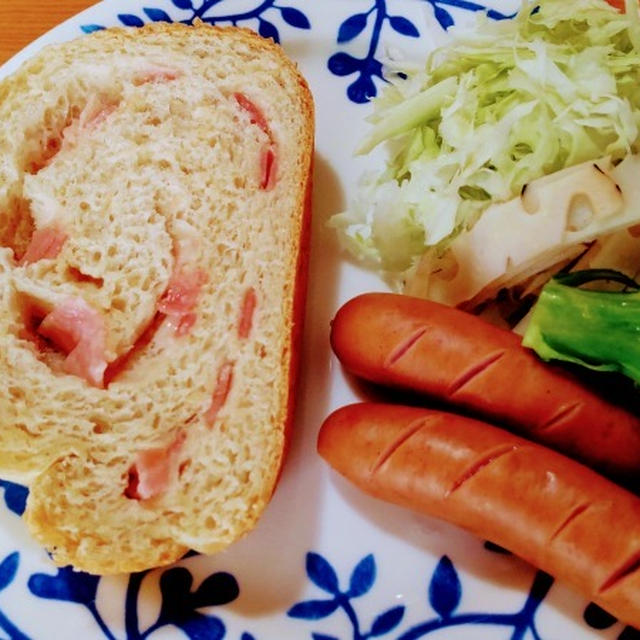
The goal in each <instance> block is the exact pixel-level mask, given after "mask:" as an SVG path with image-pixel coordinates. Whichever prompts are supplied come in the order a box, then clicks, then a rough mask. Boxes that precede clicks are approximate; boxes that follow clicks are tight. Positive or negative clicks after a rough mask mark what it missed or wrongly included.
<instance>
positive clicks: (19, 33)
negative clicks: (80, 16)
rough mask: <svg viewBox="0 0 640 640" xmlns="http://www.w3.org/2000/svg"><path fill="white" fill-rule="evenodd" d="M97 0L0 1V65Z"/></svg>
mask: <svg viewBox="0 0 640 640" xmlns="http://www.w3.org/2000/svg"><path fill="white" fill-rule="evenodd" d="M96 2H97V0H29V1H27V0H0V64H2V63H3V62H5V60H8V59H9V58H10V57H11V56H12V55H13V54H14V53H17V52H18V51H20V49H22V48H23V47H25V46H26V45H28V44H29V43H30V42H31V41H32V40H35V39H36V38H37V37H38V36H40V35H42V34H43V33H45V32H46V31H48V30H49V29H51V28H52V27H55V26H56V25H57V24H59V23H60V22H62V21H63V20H66V19H67V18H70V17H71V16H73V15H74V14H76V13H79V12H80V11H82V10H83V9H86V8H87V7H89V6H91V5H92V4H95V3H96Z"/></svg>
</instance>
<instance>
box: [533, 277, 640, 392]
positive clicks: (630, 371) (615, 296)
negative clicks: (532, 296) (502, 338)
mask: <svg viewBox="0 0 640 640" xmlns="http://www.w3.org/2000/svg"><path fill="white" fill-rule="evenodd" d="M601 280H607V281H613V282H617V283H619V284H621V285H623V286H624V287H626V289H625V290H623V291H600V290H592V289H581V288H580V286H581V285H583V284H587V283H589V282H595V281H601ZM522 344H523V345H524V346H526V347H530V348H531V349H533V350H534V351H535V352H536V353H537V354H538V355H539V356H540V357H541V358H542V359H543V360H563V361H565V362H573V363H577V364H580V365H582V366H585V367H588V368H590V369H595V370H598V371H617V372H620V373H623V374H624V375H626V376H628V377H630V378H631V379H632V380H634V381H635V382H636V383H640V284H638V283H637V282H635V281H634V280H632V279H631V278H629V277H627V276H625V275H624V274H622V273H620V272H618V271H613V270H609V269H588V270H585V271H577V272H575V273H567V274H563V275H560V276H556V277H554V278H553V279H552V280H550V281H549V282H548V283H547V284H546V285H545V286H544V287H543V289H542V292H541V294H540V297H539V298H538V301H537V303H536V304H535V306H534V308H533V313H532V316H531V321H530V323H529V326H528V327H527V331H526V333H525V336H524V339H523V341H522Z"/></svg>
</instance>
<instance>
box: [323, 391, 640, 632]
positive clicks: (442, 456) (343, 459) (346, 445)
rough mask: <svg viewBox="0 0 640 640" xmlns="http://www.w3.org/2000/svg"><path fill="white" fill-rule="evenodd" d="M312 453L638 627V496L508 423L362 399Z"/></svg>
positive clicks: (330, 426) (336, 418)
mask: <svg viewBox="0 0 640 640" xmlns="http://www.w3.org/2000/svg"><path fill="white" fill-rule="evenodd" d="M318 451H319V453H320V455H321V456H322V457H324V458H325V459H326V461H327V462H328V463H329V464H330V465H331V466H332V467H333V468H334V469H335V470H336V471H338V472H339V473H340V474H342V475H343V476H345V477H346V478H347V479H348V480H350V481H351V482H353V483H354V484H355V485H357V486H358V487H359V488H360V489H362V490H363V491H365V492H366V493H368V494H370V495H372V496H375V497H377V498H381V499H383V500H386V501H389V502H393V503H395V504H399V505H401V506H404V507H408V508H410V509H413V510H415V511H418V512H421V513H424V514H427V515H430V516H435V517H438V518H442V519H444V520H447V521H449V522H451V523H453V524H455V525H458V526H460V527H462V528H464V529H467V530H468V531H470V532H472V533H474V534H476V535H477V536H479V537H481V538H483V539H487V540H490V541H492V542H494V543H496V544H498V545H500V546H502V547H504V548H506V549H508V550H510V551H512V552H513V553H515V554H516V555H518V556H520V557H521V558H523V559H525V560H527V561H528V562H530V563H531V564H533V565H535V566H537V567H539V568H540V569H542V570H544V571H546V572H548V573H550V574H551V575H553V576H555V577H556V578H558V579H559V580H561V581H563V582H565V583H567V584H569V585H572V586H573V587H574V588H575V589H576V591H578V592H579V593H581V594H582V595H584V596H585V597H586V598H589V599H590V600H592V601H594V602H596V603H597V604H598V605H600V606H601V607H603V608H604V609H606V610H607V611H609V612H610V613H611V614H612V615H614V616H616V617H618V618H620V620H622V621H624V622H626V623H627V624H631V625H634V626H637V627H640V498H638V497H637V496H635V495H633V494H632V493H630V492H628V491H626V490H625V489H622V488H621V487H619V486H618V485H616V484H614V483H613V482H611V481H609V480H607V479H606V478H604V477H603V476H600V475H599V474H597V473H596V472H595V471H593V470H591V469H589V468H587V467H585V466H583V465H581V464H579V463H578V462H575V461H573V460H570V459H569V458H566V457H565V456H563V455H562V454H560V453H557V452H555V451H553V450H551V449H548V448H546V447H543V446H541V445H538V444H535V443H533V442H530V441H528V440H524V439H523V438H520V437H518V436H516V435H513V434H511V433H509V432H507V431H504V430H502V429H499V428H497V427H494V426H491V425H489V424H486V423H484V422H480V421H478V420H475V419H471V418H466V417H462V416H459V415H455V414H450V413H445V412H442V411H434V410H430V409H422V408H415V407H405V406H399V405H387V404H375V403H361V404H357V405H351V406H348V407H344V408H342V409H339V410H338V411H336V412H334V413H333V414H331V415H330V416H329V417H328V418H327V419H326V421H325V423H324V424H323V426H322V428H321V430H320V434H319V438H318Z"/></svg>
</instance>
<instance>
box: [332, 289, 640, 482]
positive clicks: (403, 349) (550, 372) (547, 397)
mask: <svg viewBox="0 0 640 640" xmlns="http://www.w3.org/2000/svg"><path fill="white" fill-rule="evenodd" d="M331 344H332V347H333V350H334V351H335V353H336V355H337V356H338V358H339V359H340V361H341V362H342V364H343V365H344V367H345V368H346V369H347V370H348V371H349V372H351V373H353V374H354V375H357V376H360V377H362V378H364V379H366V380H368V381H371V382H375V383H378V384H383V385H387V386H392V387H398V388H404V389H409V390H412V391H417V392H419V393H424V394H426V395H428V396H431V397H433V398H436V399H438V400H441V401H444V402H446V403H448V404H449V405H451V406H452V407H457V408H463V409H465V410H467V411H470V412H473V413H474V414H475V415H478V416H479V417H482V418H486V419H489V420H490V421H491V422H498V423H500V424H504V425H506V426H509V427H511V428H513V429H514V430H516V431H519V432H520V433H521V434H522V435H525V436H526V437H527V438H531V439H532V440H535V441H537V442H542V443H544V444H547V445H549V446H552V447H554V448H555V449H558V450H560V451H562V452H563V453H566V454H567V455H570V456H572V457H575V458H577V459H579V460H580V461H582V462H584V463H586V464H588V465H590V466H593V467H595V468H597V469H599V470H601V471H603V472H605V473H607V474H608V475H612V476H616V477H618V478H624V479H637V478H638V477H640V419H639V418H638V417H637V416H634V415H632V414H631V413H630V412H628V411H626V410H624V409H623V408H621V407H619V406H617V405H614V404H612V403H611V402H608V401H606V400H604V399H603V398H602V397H600V396H599V395H596V394H595V393H594V392H592V391H590V390H589V389H587V388H586V387H584V386H583V385H582V384H580V382H579V381H578V380H577V378H575V377H574V376H572V375H569V374H568V373H566V372H565V371H564V370H561V369H559V368H557V367H554V366H552V365H549V364H546V363H544V362H542V361H541V360H540V359H539V358H538V357H537V356H536V355H535V354H534V353H533V352H532V351H530V350H529V349H525V348H524V347H522V346H521V344H520V336H518V335H516V334H515V333H513V332H511V331H507V330H504V329H500V328H499V327H496V326H494V325H491V324H489V323H487V322H486V321H484V320H482V319H481V318H478V317H477V316H474V315H472V314H469V313H466V312H464V311H460V310H459V309H454V308H451V307H447V306H444V305H441V304H438V303H435V302H430V301H428V300H422V299H418V298H411V297H408V296H401V295H395V294H384V293H371V294H364V295H361V296H358V297H357V298H354V299H352V300H350V301H349V302H347V303H346V304H345V305H344V306H343V307H342V308H341V309H340V310H339V311H338V313H337V315H336V317H335V318H334V320H333V323H332V329H331Z"/></svg>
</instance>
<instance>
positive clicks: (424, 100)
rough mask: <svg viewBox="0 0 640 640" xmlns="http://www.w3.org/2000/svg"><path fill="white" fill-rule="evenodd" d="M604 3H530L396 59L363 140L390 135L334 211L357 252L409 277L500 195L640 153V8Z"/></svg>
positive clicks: (366, 146) (372, 143)
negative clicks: (374, 168) (420, 56)
mask: <svg viewBox="0 0 640 640" xmlns="http://www.w3.org/2000/svg"><path fill="white" fill-rule="evenodd" d="M633 1H634V0H632V2H633ZM632 2H630V1H629V0H627V5H628V6H627V10H628V11H630V13H629V14H625V13H619V12H618V11H617V10H615V9H614V8H612V7H611V6H610V5H608V4H607V3H606V2H605V1H604V0H573V1H572V2H567V0H538V1H536V2H535V3H532V2H529V1H526V0H525V2H524V3H523V5H522V7H521V9H520V11H519V12H518V14H517V16H516V17H515V18H514V19H512V20H505V21H501V22H494V21H491V20H489V19H488V18H487V17H481V18H480V20H479V23H478V25H477V28H476V29H474V30H473V31H472V32H470V33H460V34H456V36H455V37H454V40H453V41H452V42H451V44H450V45H448V46H446V47H442V48H440V49H437V50H435V51H434V52H432V53H431V54H430V55H429V57H428V59H427V61H426V65H425V68H424V69H420V70H418V71H416V69H415V66H414V67H410V66H407V67H405V68H402V66H400V67H399V68H396V69H394V71H402V72H404V75H406V76H407V78H406V79H405V80H394V81H393V82H392V83H390V84H389V85H388V86H387V88H386V89H385V90H384V91H383V92H382V94H381V95H380V96H379V97H378V98H376V99H375V100H374V112H373V115H372V116H371V122H372V125H373V126H372V129H371V131H370V133H369V135H368V137H367V138H366V140H364V141H363V143H362V145H361V147H360V149H359V151H360V153H368V152H369V151H371V150H372V149H373V148H374V147H376V146H377V145H378V144H380V143H382V142H388V143H389V149H390V155H389V159H388V161H387V163H386V166H385V167H384V168H383V169H382V170H380V171H379V172H377V173H373V174H368V175H366V176H364V178H363V179H362V182H361V186H360V190H359V194H358V196H357V197H356V198H355V200H354V201H353V202H352V203H351V204H350V207H349V209H348V210H347V211H345V212H343V213H340V214H338V215H335V216H333V218H332V219H331V225H332V226H334V227H335V228H337V229H338V230H339V235H340V237H341V240H342V242H343V244H344V245H345V246H346V247H347V249H348V250H349V251H350V252H351V253H352V254H354V255H355V256H356V257H357V258H359V259H360V260H362V261H364V262H365V263H368V264H369V265H370V266H374V267H375V268H377V269H379V270H381V271H382V272H385V273H386V274H387V275H388V276H390V277H391V278H395V279H397V281H400V280H401V279H402V275H403V272H405V271H406V270H408V269H410V268H411V267H412V266H414V265H415V264H416V262H417V259H418V258H419V257H420V256H421V255H422V254H424V253H425V252H426V251H429V250H440V249H442V248H443V247H445V246H446V245H447V243H448V242H450V241H451V240H452V239H453V238H454V237H455V236H456V235H457V234H458V233H459V232H460V231H461V230H462V229H464V228H468V227H470V226H471V225H473V223H474V222H475V221H476V220H477V219H478V216H480V215H481V214H482V211H483V210H484V209H485V208H486V207H487V206H488V205H489V204H491V203H492V202H498V201H504V200H508V199H510V198H512V197H514V196H516V195H517V194H518V193H520V191H521V189H522V187H523V186H524V185H525V184H527V183H528V182H529V181H531V180H533V179H535V178H538V177H540V176H542V175H545V174H548V173H551V172H553V171H557V170H560V169H563V168H565V167H567V166H571V165H574V164H578V163H580V162H584V161H587V160H591V159H595V158H599V157H602V156H605V155H611V157H612V159H613V161H614V162H615V161H618V160H620V159H621V158H623V157H624V156H625V155H626V154H628V153H630V152H637V151H638V132H639V126H640V18H639V17H638V9H637V7H635V6H634V7H633V9H631V4H632Z"/></svg>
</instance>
